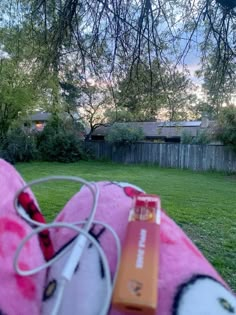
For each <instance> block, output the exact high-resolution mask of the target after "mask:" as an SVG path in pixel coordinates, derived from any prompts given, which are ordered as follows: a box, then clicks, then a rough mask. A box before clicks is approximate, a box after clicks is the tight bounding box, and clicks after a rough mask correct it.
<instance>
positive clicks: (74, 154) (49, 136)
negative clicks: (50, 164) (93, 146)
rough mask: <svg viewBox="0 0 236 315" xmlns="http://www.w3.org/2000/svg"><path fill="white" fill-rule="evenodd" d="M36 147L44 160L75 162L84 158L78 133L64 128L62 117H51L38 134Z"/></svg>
mask: <svg viewBox="0 0 236 315" xmlns="http://www.w3.org/2000/svg"><path fill="white" fill-rule="evenodd" d="M38 149H39V152H40V155H41V158H42V159H43V160H45V161H58V162H75V161H78V160H79V159H81V158H83V159H85V158H86V156H87V155H86V152H84V150H83V146H82V141H81V139H80V138H79V136H78V133H77V132H75V130H73V128H72V127H71V126H70V128H66V126H65V125H64V122H63V120H62V119H60V118H58V117H53V118H52V119H51V120H50V121H49V122H48V123H47V125H46V127H45V128H44V130H43V131H42V132H40V133H39V134H38Z"/></svg>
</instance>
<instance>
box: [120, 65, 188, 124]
mask: <svg viewBox="0 0 236 315" xmlns="http://www.w3.org/2000/svg"><path fill="white" fill-rule="evenodd" d="M151 66H152V75H151V76H150V73H149V71H148V64H146V65H143V64H142V65H138V66H137V67H134V68H133V69H132V71H130V72H128V73H127V75H126V76H125V77H124V78H123V79H122V80H121V79H120V81H119V86H118V93H116V98H117V109H116V115H117V118H118V119H119V120H118V121H122V119H123V117H124V115H122V114H123V113H125V112H128V113H129V114H128V115H127V118H126V121H129V120H131V121H132V120H133V121H140V120H142V121H152V120H156V119H157V117H158V114H159V113H160V111H161V112H162V115H163V113H165V115H166V118H168V119H169V120H170V121H173V120H183V119H186V118H187V111H188V107H189V106H190V103H191V104H192V102H193V95H192V94H190V93H189V91H188V89H189V88H190V81H189V80H188V79H187V76H186V74H184V73H180V72H178V71H176V70H175V69H174V68H173V67H172V66H171V65H168V66H164V65H162V66H161V65H160V64H159V62H158V60H157V59H155V60H153V61H152V64H151Z"/></svg>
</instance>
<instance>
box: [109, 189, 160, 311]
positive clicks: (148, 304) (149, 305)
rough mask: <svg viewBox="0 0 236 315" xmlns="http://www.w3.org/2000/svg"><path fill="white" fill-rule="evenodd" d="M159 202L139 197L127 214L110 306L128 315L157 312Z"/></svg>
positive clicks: (147, 196) (145, 196)
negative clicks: (127, 219) (124, 235)
mask: <svg viewBox="0 0 236 315" xmlns="http://www.w3.org/2000/svg"><path fill="white" fill-rule="evenodd" d="M159 247H160V199H159V197H157V196H154V195H145V194H142V195H139V196H137V197H136V200H135V204H134V208H133V209H132V210H131V212H130V217H129V223H128V227H127V232H126V237H125V242H124V245H123V249H122V256H121V263H120V266H119V272H118V276H117V281H116V284H115V288H114V292H113V298H112V305H113V307H114V308H116V309H117V310H119V311H121V312H124V313H129V314H145V315H153V314H155V312H156V309H157V293H158V283H157V279H158V271H159Z"/></svg>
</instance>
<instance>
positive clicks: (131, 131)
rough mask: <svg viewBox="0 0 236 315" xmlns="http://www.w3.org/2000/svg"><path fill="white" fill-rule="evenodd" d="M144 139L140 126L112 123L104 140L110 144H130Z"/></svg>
mask: <svg viewBox="0 0 236 315" xmlns="http://www.w3.org/2000/svg"><path fill="white" fill-rule="evenodd" d="M143 139H144V133H143V130H142V129H141V128H134V127H129V126H128V125H127V126H126V125H117V124H114V125H113V126H112V127H111V128H110V130H109V134H108V135H107V136H106V137H105V140H106V141H107V142H109V143H111V144H118V145H126V144H132V143H135V142H137V141H141V140H143Z"/></svg>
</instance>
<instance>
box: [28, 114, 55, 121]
mask: <svg viewBox="0 0 236 315" xmlns="http://www.w3.org/2000/svg"><path fill="white" fill-rule="evenodd" d="M51 115H52V114H50V113H36V114H34V115H31V116H30V120H32V121H48V120H49V119H50V117H51Z"/></svg>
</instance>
